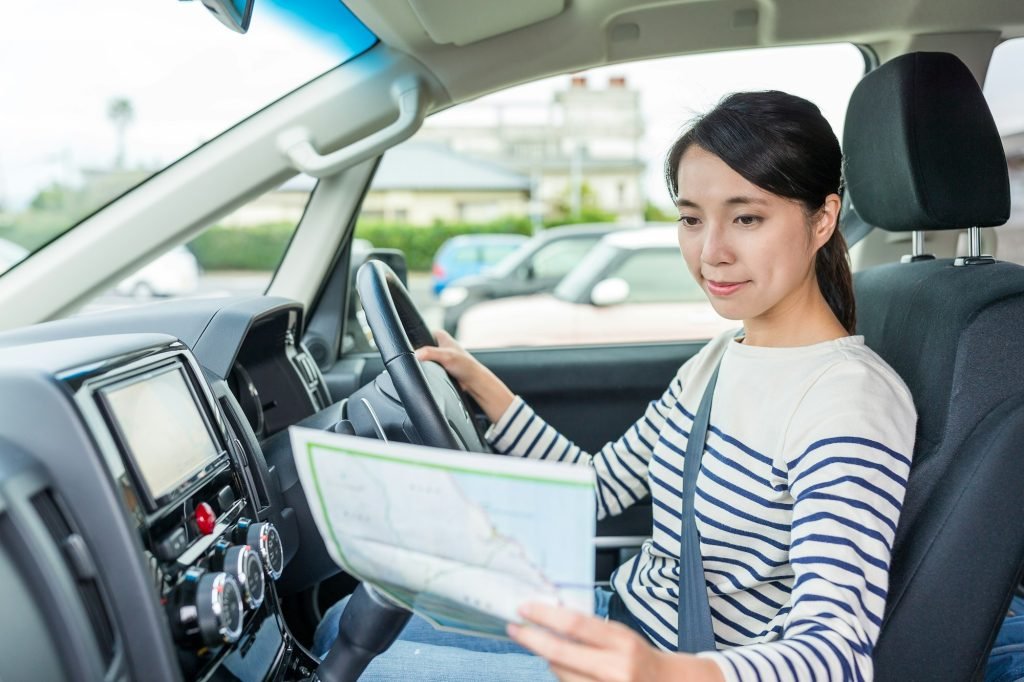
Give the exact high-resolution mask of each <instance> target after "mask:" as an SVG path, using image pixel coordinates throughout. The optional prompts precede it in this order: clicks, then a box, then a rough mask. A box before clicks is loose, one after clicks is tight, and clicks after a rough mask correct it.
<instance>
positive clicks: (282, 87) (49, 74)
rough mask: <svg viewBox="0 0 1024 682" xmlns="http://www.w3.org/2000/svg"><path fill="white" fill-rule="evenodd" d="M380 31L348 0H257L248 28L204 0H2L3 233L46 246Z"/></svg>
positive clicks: (30, 245) (23, 243)
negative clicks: (229, 22)
mask: <svg viewBox="0 0 1024 682" xmlns="http://www.w3.org/2000/svg"><path fill="white" fill-rule="evenodd" d="M376 40H377V39H376V37H375V36H374V35H373V34H372V33H371V32H370V31H369V30H368V29H367V28H366V27H365V26H363V24H362V23H361V22H360V21H359V20H358V19H356V18H355V17H354V16H353V15H352V13H351V12H350V11H349V10H348V9H347V8H346V7H345V6H344V5H343V4H342V3H341V2H340V1H339V0H257V2H256V5H255V8H254V10H253V15H252V20H251V23H250V25H249V32H248V33H246V34H245V35H241V34H237V33H233V32H231V31H229V30H227V29H226V28H225V27H224V26H222V25H221V24H220V23H219V22H218V21H217V20H216V19H215V18H214V17H213V16H212V15H210V13H209V12H208V11H207V10H206V8H205V7H203V5H202V4H201V3H200V2H179V1H178V0H146V1H144V2H140V0H104V2H98V3H97V2H88V3H86V2H77V1H76V0H52V1H51V2H43V3H34V2H6V3H3V5H0V64H2V65H3V66H2V67H0V92H3V94H4V96H3V116H2V118H0V121H2V123H0V239H3V240H4V241H5V242H9V243H11V244H13V245H14V247H20V248H21V249H23V251H18V250H17V248H15V249H14V251H13V253H15V254H18V255H21V256H22V257H23V256H24V255H27V254H29V253H31V252H32V251H35V250H37V249H39V248H40V247H42V246H44V245H45V244H47V243H48V242H50V241H52V240H53V239H54V238H56V237H58V236H60V235H61V234H62V233H64V232H66V231H67V230H68V229H70V228H71V227H73V226H74V225H75V224H76V223H78V222H80V221H81V220H82V219H84V218H86V217H88V216H89V215H90V214H91V213H93V212H95V211H96V210H97V209H99V208H101V207H102V206H104V205H105V204H107V203H108V202H109V201H111V200H112V199H114V198H116V197H118V196H119V195H121V194H123V193H124V192H125V191H127V190H129V189H131V188H132V187H134V186H135V185H137V184H139V183H141V182H143V181H145V180H146V179H147V178H149V177H151V176H152V175H153V174H155V173H157V172H159V171H160V170H162V169H163V168H165V167H166V166H168V165H169V164H170V163H172V162H174V161H175V160H177V159H178V158H180V157H182V156H183V155H185V154H187V153H188V152H190V151H191V150H193V149H194V148H196V147H198V146H199V145H201V144H203V143H204V142H206V141H208V140H210V139H211V138H213V137H215V136H217V135H218V134H220V133H222V132H223V131H225V130H227V129H228V128H230V127H231V126H233V125H235V124H236V123H238V122H239V121H241V120H243V119H245V118H246V117H248V116H250V115H251V114H253V113H255V112H256V111H258V110H260V109H262V108H263V107H265V106H267V105H268V104H270V103H271V102H273V101H275V100H276V99H278V98H280V97H281V96H283V95H285V94H287V93H288V92H290V91H291V90H294V89H295V88H297V87H298V86H300V85H302V84H304V83H306V82H308V81H310V80H311V79H313V78H315V77H316V76H318V75H320V74H322V73H324V72H325V71H328V70H329V69H331V68H333V67H335V66H337V65H338V64H341V63H343V62H345V61H347V60H348V59H351V58H352V57H354V56H356V55H358V54H361V53H362V52H365V51H366V50H367V49H369V48H370V47H372V46H373V45H374V44H375V43H376ZM5 256H6V254H5ZM11 260H12V259H11V258H8V257H5V258H4V259H3V262H2V263H0V271H2V270H5V269H7V268H9V267H11V266H13V265H14V264H16V262H17V260H15V261H14V262H9V261H11Z"/></svg>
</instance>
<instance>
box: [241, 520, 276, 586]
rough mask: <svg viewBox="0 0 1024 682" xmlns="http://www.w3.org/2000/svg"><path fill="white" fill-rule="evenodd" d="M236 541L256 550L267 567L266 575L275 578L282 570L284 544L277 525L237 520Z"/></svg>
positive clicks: (267, 522) (266, 522)
mask: <svg viewBox="0 0 1024 682" xmlns="http://www.w3.org/2000/svg"><path fill="white" fill-rule="evenodd" d="M236 540H237V541H238V542H244V543H245V544H247V545H249V546H250V547H252V548H253V549H254V550H256V553H257V554H258V555H259V557H260V560H261V561H262V562H263V567H264V568H266V569H267V575H269V576H270V577H271V578H272V579H274V580H277V579H278V578H280V577H281V573H282V572H283V571H284V545H283V544H282V543H281V534H280V533H278V532H277V527H276V526H274V524H272V523H270V522H269V521H250V520H249V519H240V520H239V521H238V532H237V534H236Z"/></svg>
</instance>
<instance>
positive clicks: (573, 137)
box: [416, 76, 645, 222]
mask: <svg viewBox="0 0 1024 682" xmlns="http://www.w3.org/2000/svg"><path fill="white" fill-rule="evenodd" d="M474 106H477V107H481V108H483V107H485V105H484V104H477V105H474ZM488 108H489V109H490V111H487V112H486V115H483V114H482V115H481V116H480V122H479V123H477V124H472V123H470V124H461V125H458V126H454V125H443V124H431V123H430V122H429V121H428V124H427V125H426V126H424V128H423V129H422V130H421V131H420V132H419V133H417V135H416V139H420V140H431V141H437V142H441V143H443V144H445V145H447V146H448V147H449V148H451V149H453V150H454V151H456V152H459V153H460V154H465V155H468V156H473V157H476V158H480V159H486V160H488V161H492V162H494V163H498V164H501V165H502V166H505V167H507V168H509V169H511V170H513V171H516V172H518V173H520V174H522V175H525V176H526V177H528V178H530V181H531V184H532V186H533V189H534V192H535V197H536V198H537V199H538V200H539V201H540V202H541V205H540V206H539V207H536V208H538V209H539V210H540V212H541V213H542V214H543V215H544V216H545V217H553V216H557V215H559V214H564V213H579V211H580V209H581V208H582V207H585V206H587V205H591V206H593V207H596V208H599V209H601V210H602V211H606V212H608V213H612V214H614V215H616V216H617V217H618V219H619V220H621V221H626V222H640V221H642V220H643V212H644V204H645V194H644V187H643V178H644V170H645V162H644V160H643V158H642V156H641V154H640V143H641V140H642V137H643V133H644V123H643V116H642V113H641V110H640V93H639V92H637V91H636V90H632V89H630V88H629V87H627V84H626V80H625V79H624V78H611V79H609V81H608V85H607V87H605V88H592V87H589V86H588V83H587V79H586V77H585V76H574V77H573V78H572V81H571V85H570V87H569V88H568V89H566V90H563V91H561V92H558V93H556V94H555V97H554V100H553V101H552V102H550V103H548V104H546V105H543V106H542V107H540V109H541V110H540V111H537V110H536V109H537V108H538V107H534V111H533V112H531V113H532V116H524V115H523V111H522V107H521V106H519V105H514V104H493V105H490V106H489V107H488ZM524 119H531V120H524Z"/></svg>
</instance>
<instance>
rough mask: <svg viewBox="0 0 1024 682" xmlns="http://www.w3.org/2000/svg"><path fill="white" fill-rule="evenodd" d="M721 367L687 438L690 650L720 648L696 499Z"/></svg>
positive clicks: (684, 596)
mask: <svg viewBox="0 0 1024 682" xmlns="http://www.w3.org/2000/svg"><path fill="white" fill-rule="evenodd" d="M719 366H720V365H719ZM718 369H719V367H715V372H714V374H712V375H711V380H710V381H708V386H707V388H705V389H704V397H703V398H701V400H700V407H698V408H697V414H695V415H694V417H693V426H692V427H691V428H690V437H689V439H688V440H687V442H686V460H685V462H684V464H683V513H682V520H683V525H682V537H681V538H680V548H679V651H683V652H686V653H697V652H698V651H714V650H715V648H716V647H715V632H714V630H713V629H712V627H711V606H710V604H708V589H707V585H706V584H705V580H704V562H703V560H702V559H701V554H700V537H699V536H698V535H697V519H696V515H695V514H694V511H693V501H694V497H695V496H696V494H697V474H698V473H700V460H701V457H702V456H703V454H704V444H705V442H706V441H707V435H708V422H709V420H710V419H711V399H712V397H714V395H715V384H716V383H718Z"/></svg>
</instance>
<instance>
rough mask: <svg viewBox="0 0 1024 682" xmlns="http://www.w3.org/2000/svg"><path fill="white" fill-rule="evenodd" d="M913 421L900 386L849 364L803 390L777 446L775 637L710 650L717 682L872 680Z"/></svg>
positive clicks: (878, 373)
mask: <svg viewBox="0 0 1024 682" xmlns="http://www.w3.org/2000/svg"><path fill="white" fill-rule="evenodd" d="M916 419H917V416H916V412H915V411H914V407H913V403H912V401H911V398H910V395H909V393H908V392H907V391H906V389H905V387H904V386H903V385H902V382H899V380H898V379H897V378H896V377H895V375H894V374H891V373H890V372H887V371H883V370H882V369H881V368H879V367H874V366H872V365H868V364H866V363H864V362H860V361H844V362H841V363H839V364H837V365H834V366H833V367H830V368H829V369H828V370H827V371H826V372H825V374H823V375H822V377H820V378H819V379H818V381H817V382H816V383H815V384H814V385H813V386H811V387H810V389H809V390H808V391H807V393H806V394H805V395H804V398H803V400H802V401H801V404H800V406H799V407H798V409H797V410H796V412H795V413H794V415H793V418H792V420H791V422H790V425H789V428H788V431H787V435H786V437H785V443H784V445H783V456H784V459H785V466H786V467H787V468H788V484H789V490H790V494H791V495H792V496H793V499H794V503H793V520H792V531H791V541H790V551H789V561H790V564H791V565H792V567H793V574H794V581H793V588H792V594H791V596H790V600H789V603H788V605H787V606H788V607H789V609H790V611H789V613H788V615H787V617H786V621H785V624H784V628H783V632H782V639H780V640H777V641H774V642H770V643H765V644H755V645H751V646H745V647H738V648H735V649H728V650H724V651H720V652H717V653H715V654H712V657H713V658H716V659H717V660H718V661H719V663H720V664H721V665H722V667H723V670H725V671H726V676H727V678H728V679H730V680H746V679H760V680H763V681H764V682H768V681H769V680H801V679H822V680H870V679H872V677H873V674H874V671H873V667H872V658H871V653H872V650H873V648H874V646H875V643H876V642H877V640H878V634H879V630H880V627H881V623H882V615H883V613H884V610H885V602H886V597H887V593H888V588H889V565H890V557H891V554H892V546H893V539H894V537H895V535H896V525H897V522H898V520H899V515H900V510H901V507H902V504H903V496H904V494H905V492H906V483H907V476H908V475H909V472H910V456H911V453H912V452H913V444H914V432H915V425H916Z"/></svg>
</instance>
